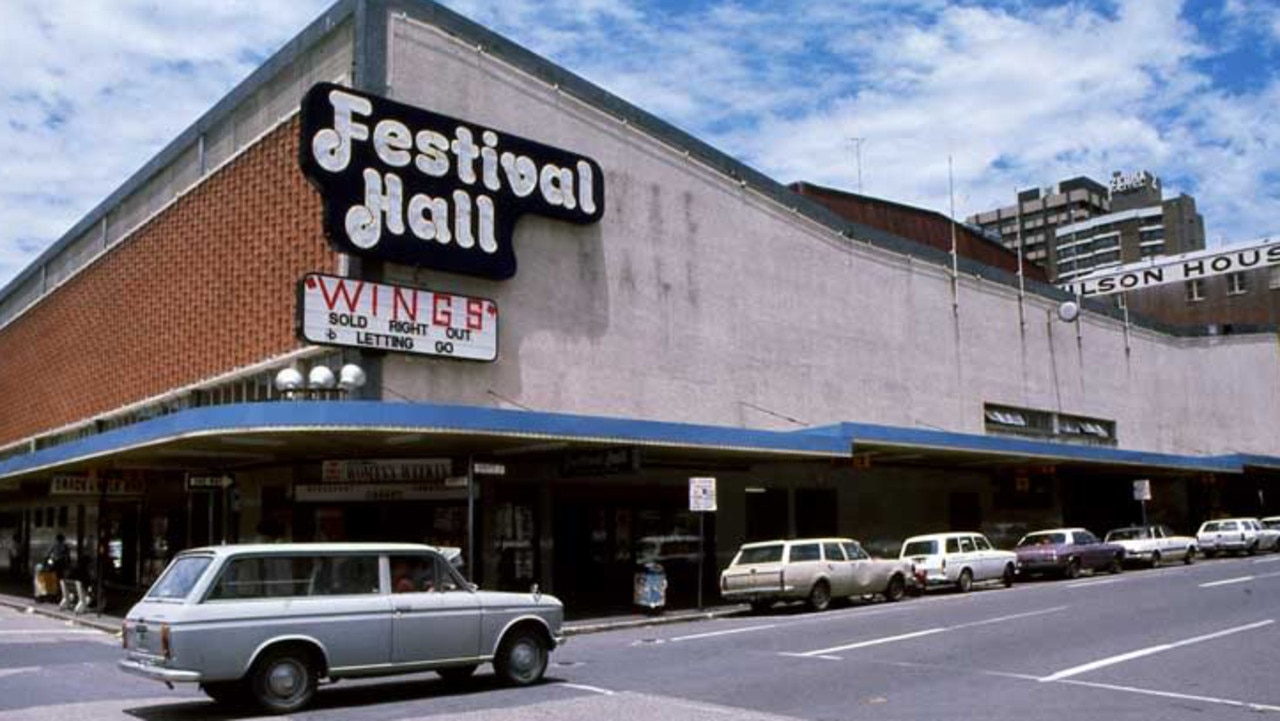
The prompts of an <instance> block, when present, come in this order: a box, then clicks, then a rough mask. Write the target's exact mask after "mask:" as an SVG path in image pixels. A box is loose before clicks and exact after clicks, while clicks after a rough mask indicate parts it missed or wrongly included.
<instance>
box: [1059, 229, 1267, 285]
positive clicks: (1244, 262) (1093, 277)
mask: <svg viewBox="0 0 1280 721" xmlns="http://www.w3.org/2000/svg"><path fill="white" fill-rule="evenodd" d="M1275 265H1280V241H1271V240H1266V241H1263V242H1261V243H1257V244H1255V245H1251V246H1246V247H1242V248H1231V249H1227V250H1223V249H1213V250H1200V251H1196V252H1194V253H1183V254H1181V255H1171V256H1167V257H1156V258H1153V259H1152V260H1151V261H1144V262H1141V263H1132V264H1129V265H1122V266H1117V267H1115V268H1107V269H1106V270H1104V271H1099V272H1096V273H1093V274H1090V275H1087V276H1084V277H1082V278H1080V279H1079V280H1077V281H1076V282H1074V283H1066V284H1064V285H1060V286H1058V287H1059V288H1061V289H1062V290H1065V291H1067V292H1068V293H1071V294H1072V295H1075V296H1079V297H1082V298H1090V297H1095V296H1100V295H1111V294H1112V293H1122V292H1124V291H1127V290H1140V289H1142V288H1149V287H1151V286H1154V285H1163V284H1165V283H1180V282H1183V281H1188V280H1199V279H1201V278H1209V277H1212V276H1215V275H1225V274H1227V273H1238V272H1240V271H1244V270H1250V269H1253V268H1265V267H1268V266H1275Z"/></svg>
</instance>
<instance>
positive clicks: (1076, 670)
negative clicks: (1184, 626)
mask: <svg viewBox="0 0 1280 721" xmlns="http://www.w3.org/2000/svg"><path fill="white" fill-rule="evenodd" d="M1273 623H1275V621H1274V620H1273V619H1267V620H1265V621H1258V622H1257V623H1250V624H1247V625H1245V626H1236V627H1235V628H1228V629H1226V630H1224V631H1216V632H1214V633H1208V634H1205V635H1203V636H1196V637H1195V638H1188V639H1186V640H1184V641H1175V642H1173V643H1162V644H1160V645H1159V646H1151V647H1149V648H1142V649H1138V650H1137V651H1130V652H1129V653H1122V654H1120V655H1118V656H1110V657H1108V658H1103V659H1099V660H1097V661H1092V662H1090V663H1085V664H1081V665H1079V666H1072V667H1071V668H1066V669H1063V670H1061V671H1058V672H1057V673H1053V674H1049V675H1048V676H1045V677H1043V678H1041V679H1040V680H1041V681H1042V682H1044V681H1061V680H1062V679H1064V678H1070V677H1072V676H1079V675H1080V674H1082V673H1088V672H1089V671H1095V670H1097V669H1100V668H1104V667H1106V666H1114V665H1115V664H1118V663H1124V662H1125V661H1132V660H1133V659H1135V658H1142V657H1143V656H1150V655H1152V654H1156V653H1161V652H1164V651H1170V650H1172V649H1175V648H1180V647H1182V646H1190V645H1191V644H1193V643H1201V642H1203V641H1212V640H1213V639H1215V638H1222V637H1223V636H1230V635H1231V634H1234V633H1241V632H1243V631H1252V630H1253V629H1255V628H1262V627H1263V626H1268V625H1270V624H1273Z"/></svg>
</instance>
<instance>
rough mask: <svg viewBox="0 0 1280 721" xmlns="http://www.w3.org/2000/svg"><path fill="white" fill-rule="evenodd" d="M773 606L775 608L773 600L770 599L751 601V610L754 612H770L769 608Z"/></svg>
mask: <svg viewBox="0 0 1280 721" xmlns="http://www.w3.org/2000/svg"><path fill="white" fill-rule="evenodd" d="M771 608H773V601H768V600H766V601H752V602H751V612H752V613H768V612H769V609H771Z"/></svg>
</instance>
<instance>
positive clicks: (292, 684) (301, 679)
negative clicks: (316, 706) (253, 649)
mask: <svg viewBox="0 0 1280 721" xmlns="http://www.w3.org/2000/svg"><path fill="white" fill-rule="evenodd" d="M250 673H251V676H250V684H249V685H250V690H251V691H252V692H253V698H254V700H255V701H257V703H258V705H259V706H260V707H262V709H263V710H265V711H267V712H268V713H273V714H286V713H293V712H294V711H297V710H299V709H301V708H303V707H305V706H306V705H307V704H308V703H310V702H311V699H312V697H314V696H315V693H316V674H315V670H314V668H313V664H312V659H311V654H309V653H307V652H305V651H300V650H298V649H295V648H280V649H272V650H269V651H267V652H266V653H264V654H263V656H262V658H260V659H258V662H257V663H255V664H254V666H253V671H252V672H250Z"/></svg>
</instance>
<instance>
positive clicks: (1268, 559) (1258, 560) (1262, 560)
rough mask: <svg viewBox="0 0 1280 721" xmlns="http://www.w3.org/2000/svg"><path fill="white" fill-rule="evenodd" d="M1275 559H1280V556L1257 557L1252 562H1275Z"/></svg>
mask: <svg viewBox="0 0 1280 721" xmlns="http://www.w3.org/2000/svg"><path fill="white" fill-rule="evenodd" d="M1276 561H1280V556H1272V557H1271V558H1258V559H1254V561H1253V562H1254V563H1275V562H1276Z"/></svg>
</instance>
